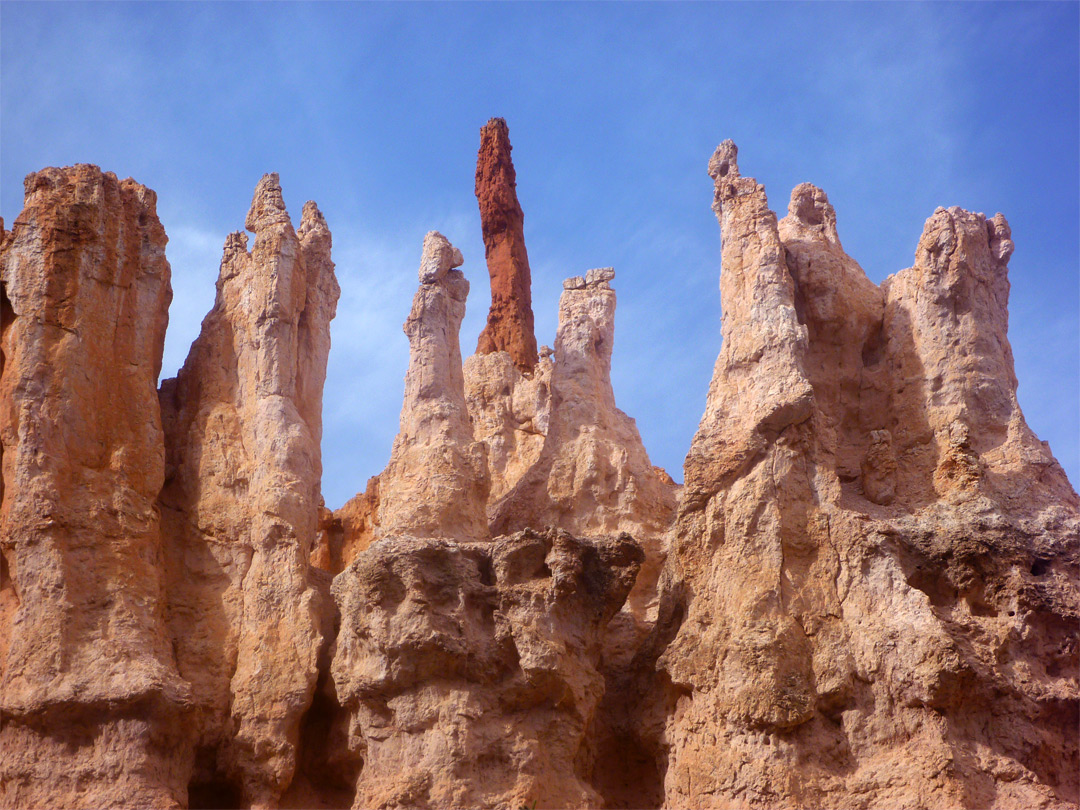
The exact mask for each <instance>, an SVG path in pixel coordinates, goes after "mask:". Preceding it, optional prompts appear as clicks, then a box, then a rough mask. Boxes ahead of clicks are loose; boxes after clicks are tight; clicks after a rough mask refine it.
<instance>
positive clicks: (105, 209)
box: [0, 165, 191, 807]
mask: <svg viewBox="0 0 1080 810" xmlns="http://www.w3.org/2000/svg"><path fill="white" fill-rule="evenodd" d="M156 206H157V199H156V196H155V195H154V192H152V191H150V190H149V189H147V188H146V187H145V186H141V185H139V184H138V183H136V182H134V181H133V180H130V179H129V180H123V181H120V180H117V178H116V176H115V175H114V174H111V173H102V172H101V170H100V169H98V168H97V167H96V166H88V165H79V166H72V167H68V168H65V169H45V170H43V171H40V172H37V173H36V174H31V175H29V176H28V177H27V178H26V197H25V205H24V208H23V211H22V213H21V214H20V215H19V217H18V219H16V221H15V223H14V225H13V227H12V230H11V233H10V235H9V236H7V237H6V238H5V239H4V240H3V257H2V260H0V278H2V280H3V316H4V321H3V356H4V363H3V372H2V377H0V439H2V442H3V480H4V488H3V506H2V509H0V550H2V552H3V569H4V570H3V580H4V581H3V583H2V588H0V592H2V594H3V596H2V598H0V622H2V624H0V639H2V641H0V652H2V653H3V657H2V659H0V750H2V751H3V755H2V756H0V805H3V806H5V807H9V806H19V807H35V806H37V807H43V806H56V807H59V806H68V807H72V806H87V805H92V804H94V805H114V806H119V805H123V804H125V803H131V804H138V805H147V806H150V805H157V806H160V805H168V804H176V803H180V802H183V801H184V800H185V789H186V779H185V776H184V770H185V765H186V763H185V754H184V752H183V748H182V746H180V745H178V742H179V740H178V738H179V737H180V736H182V732H181V731H180V730H179V729H178V727H177V719H178V717H179V716H180V715H181V714H182V713H183V711H184V709H185V707H186V705H187V703H188V702H189V700H190V699H191V690H190V688H189V686H188V684H187V683H185V682H184V681H183V680H182V679H181V678H180V676H179V675H178V673H177V667H176V660H175V657H174V655H173V650H172V646H171V644H170V640H169V637H168V633H167V631H166V593H165V579H166V576H165V568H164V564H163V549H162V541H161V532H160V526H159V515H158V510H157V508H156V506H155V502H156V500H157V495H158V492H159V491H160V490H161V485H162V480H163V478H164V472H165V452H164V451H165V447H164V441H163V436H162V427H161V417H160V414H159V411H158V408H157V393H156V386H157V376H158V373H159V371H160V370H161V353H162V347H163V345H164V340H165V327H166V324H167V323H168V306H169V302H170V300H171V298H172V290H171V288H170V286H169V275H170V270H169V263H168V262H167V261H166V259H165V243H166V241H167V239H166V236H165V230H164V229H163V228H162V227H161V223H160V222H159V221H158V218H157V211H156Z"/></svg>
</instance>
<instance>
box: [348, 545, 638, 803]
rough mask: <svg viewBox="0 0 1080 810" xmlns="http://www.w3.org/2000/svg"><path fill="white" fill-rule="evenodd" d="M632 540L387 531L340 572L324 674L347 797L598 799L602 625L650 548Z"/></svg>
mask: <svg viewBox="0 0 1080 810" xmlns="http://www.w3.org/2000/svg"><path fill="white" fill-rule="evenodd" d="M642 557H643V555H642V552H641V549H640V548H639V547H638V546H637V545H636V544H635V543H633V542H632V541H631V540H630V539H629V538H626V537H621V538H617V539H608V540H603V541H600V540H596V541H582V540H577V539H575V538H573V537H571V536H570V535H568V534H566V533H565V532H559V531H555V530H549V531H545V532H533V531H524V532H519V533H516V534H514V535H512V536H508V537H501V538H498V539H497V540H495V541H494V542H483V543H461V542H455V541H453V540H446V539H430V538H416V537H387V538H385V539H383V540H380V541H377V542H376V543H375V544H373V545H372V546H371V547H370V548H368V549H367V551H365V552H364V553H363V554H361V555H360V556H359V557H358V558H357V559H356V560H355V561H354V562H353V563H352V565H351V566H350V567H349V568H347V569H346V570H345V571H344V572H343V573H342V574H340V575H339V576H338V577H337V578H335V580H334V586H333V590H334V597H335V600H336V601H337V603H338V605H339V607H340V610H341V631H340V632H339V634H338V641H337V647H336V652H335V655H334V660H333V664H332V666H331V673H332V676H333V681H334V686H335V692H336V695H337V698H338V700H340V702H341V704H342V706H343V707H344V711H345V713H346V715H347V717H348V723H347V728H348V733H347V738H346V739H347V742H346V746H347V748H348V750H349V751H351V752H353V754H354V755H355V756H356V757H357V758H362V759H363V763H364V764H363V769H362V770H361V771H360V773H359V778H358V781H357V784H356V793H355V799H354V801H353V805H352V806H353V807H354V808H366V807H521V806H532V804H533V803H534V802H537V803H539V804H543V805H547V806H552V807H596V806H599V805H600V803H601V799H600V796H599V794H597V792H596V791H595V790H594V789H593V788H592V787H591V786H590V785H589V781H588V778H589V777H590V776H591V773H590V769H589V767H588V757H587V750H588V735H589V731H590V728H591V726H592V723H593V720H594V718H595V715H596V711H597V707H598V705H599V702H600V699H601V697H602V695H603V692H604V678H603V676H602V675H601V673H600V671H599V669H600V662H601V658H602V648H603V637H604V631H605V627H606V625H607V623H608V622H609V621H610V619H611V617H612V616H613V615H614V614H615V612H616V611H618V609H619V607H620V605H621V604H622V602H623V600H624V599H625V598H626V594H627V592H628V591H629V590H630V587H631V585H632V584H633V582H634V576H635V574H636V573H637V569H638V566H640V564H641V561H642Z"/></svg>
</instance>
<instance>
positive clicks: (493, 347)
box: [476, 118, 537, 372]
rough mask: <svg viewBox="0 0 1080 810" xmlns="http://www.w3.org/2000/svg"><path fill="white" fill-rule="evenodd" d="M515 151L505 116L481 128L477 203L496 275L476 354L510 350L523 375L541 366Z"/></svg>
mask: <svg viewBox="0 0 1080 810" xmlns="http://www.w3.org/2000/svg"><path fill="white" fill-rule="evenodd" d="M511 148H512V147H511V146H510V130H509V129H508V128H507V126H506V121H504V120H503V119H502V118H492V119H491V120H490V121H488V122H487V124H485V125H484V127H483V128H482V129H481V130H480V153H479V155H478V156H477V159H476V200H477V202H478V203H479V204H480V224H481V227H482V228H483V233H484V255H485V257H486V259H487V266H488V275H489V276H490V277H491V309H490V310H489V312H488V319H487V325H486V326H485V327H484V330H483V331H482V332H481V333H480V340H479V341H478V342H477V344H476V353H477V354H491V353H492V352H506V353H507V354H509V355H510V359H511V360H512V361H513V363H514V365H515V366H516V367H517V368H518V369H519V370H520V371H522V372H530V371H532V369H533V367H534V366H535V365H536V362H537V354H536V334H535V330H534V326H533V311H532V279H531V276H530V271H529V254H528V253H527V252H526V250H525V230H524V219H525V215H524V214H523V213H522V211H521V205H520V203H518V198H517V174H516V173H515V172H514V164H513V161H512V160H511V159H510V150H511Z"/></svg>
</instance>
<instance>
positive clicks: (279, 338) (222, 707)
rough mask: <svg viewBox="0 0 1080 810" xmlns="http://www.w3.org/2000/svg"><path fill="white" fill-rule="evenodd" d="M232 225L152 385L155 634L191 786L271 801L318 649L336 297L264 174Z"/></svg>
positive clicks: (317, 227)
mask: <svg viewBox="0 0 1080 810" xmlns="http://www.w3.org/2000/svg"><path fill="white" fill-rule="evenodd" d="M246 226H247V228H248V229H249V230H251V231H252V232H253V233H254V234H255V243H254V245H253V247H252V249H251V251H250V252H249V251H248V249H247V244H248V237H247V235H246V234H244V233H233V234H230V235H229V237H228V239H227V240H226V242H225V250H224V255H223V258H222V262H221V272H220V275H219V278H218V287H217V290H218V291H217V300H216V301H215V303H214V308H213V309H212V310H211V312H210V314H209V315H207V317H206V319H205V320H204V321H203V328H202V333H201V334H200V336H199V338H198V339H197V340H196V341H195V343H194V344H193V345H192V348H191V353H190V354H189V356H188V359H187V361H186V362H185V364H184V367H183V369H181V371H180V373H179V375H178V376H177V378H176V379H175V380H166V381H165V382H164V383H163V384H162V388H161V402H162V408H163V412H164V414H165V438H166V447H167V449H168V475H167V480H166V483H165V488H164V490H163V491H162V494H161V510H162V516H163V528H164V537H165V544H166V550H167V566H166V570H167V575H168V588H169V627H170V631H171V633H172V638H173V644H174V646H175V649H176V655H177V660H178V663H179V666H180V671H181V673H182V674H183V675H184V677H185V678H187V679H188V680H189V681H190V682H191V683H192V686H193V691H194V695H195V702H196V706H197V709H198V713H197V715H196V720H195V724H194V729H195V731H196V734H197V749H196V765H195V773H194V775H193V777H192V790H193V791H194V792H195V793H197V794H199V795H200V796H202V794H205V795H206V798H203V799H201V800H203V801H217V802H221V801H223V796H222V791H223V790H225V787H228V788H229V790H231V791H233V792H234V794H239V795H240V796H242V797H243V801H245V802H247V803H249V804H251V805H252V806H274V805H276V803H277V801H278V798H279V797H280V796H281V794H282V793H283V792H284V790H285V789H286V788H287V787H288V785H289V783H290V781H291V780H292V778H293V774H294V771H295V768H296V746H297V740H298V734H299V726H300V720H301V716H302V715H303V713H304V712H305V711H306V710H307V709H308V707H309V706H310V704H311V700H312V696H313V693H314V689H315V683H316V678H317V674H318V673H317V666H316V664H317V657H318V653H319V648H320V645H321V644H322V642H323V638H322V631H321V625H320V623H321V621H322V619H321V617H320V616H319V615H318V611H317V610H316V606H317V603H318V597H317V594H316V592H315V584H316V581H315V579H314V578H313V577H312V573H311V567H310V565H309V562H308V560H309V555H310V553H311V551H312V548H313V545H314V543H315V535H316V529H317V524H318V520H319V506H320V502H321V497H320V493H319V483H320V478H321V475H322V465H321V457H320V449H319V440H320V438H321V432H322V430H321V411H322V384H323V380H324V379H325V374H326V357H327V353H328V350H329V345H330V339H329V324H330V320H331V318H333V316H334V312H335V308H336V305H337V298H338V295H339V289H338V284H337V281H336V279H335V277H334V265H333V262H332V261H331V260H330V242H331V238H330V232H329V230H328V229H327V226H326V221H325V220H324V218H323V216H322V214H321V213H320V212H319V210H318V208H316V207H315V205H314V204H313V203H308V204H307V205H306V206H305V207H304V216H303V221H302V223H301V226H300V229H299V231H295V230H294V229H293V226H292V223H291V221H290V219H289V215H288V213H287V212H286V210H285V204H284V202H283V200H282V196H281V187H280V184H279V181H278V177H277V175H276V174H268V175H266V176H264V177H263V178H262V180H260V181H259V184H258V186H257V187H256V189H255V194H254V197H253V199H252V203H251V210H250V211H249V212H248V216H247V221H246ZM223 786H224V787H223ZM215 791H216V793H215Z"/></svg>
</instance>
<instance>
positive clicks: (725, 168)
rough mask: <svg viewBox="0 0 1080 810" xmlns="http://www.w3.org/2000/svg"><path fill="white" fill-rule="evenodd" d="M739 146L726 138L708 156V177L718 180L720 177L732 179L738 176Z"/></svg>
mask: <svg viewBox="0 0 1080 810" xmlns="http://www.w3.org/2000/svg"><path fill="white" fill-rule="evenodd" d="M738 157H739V147H737V146H736V145H735V141H733V140H731V139H730V138H728V139H727V140H726V141H724V142H723V143H722V144H720V145H719V146H718V147H716V151H715V152H713V156H712V157H711V158H709V177H711V178H712V179H713V180H714V181H717V182H719V181H720V179H721V178H726V179H729V180H733V179H734V178H736V177H738V176H739V162H738Z"/></svg>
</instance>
